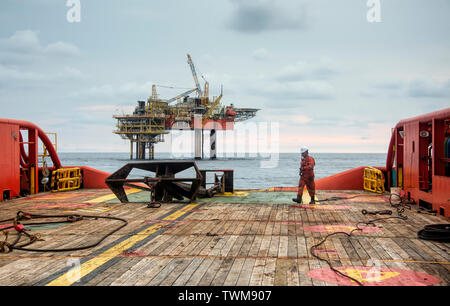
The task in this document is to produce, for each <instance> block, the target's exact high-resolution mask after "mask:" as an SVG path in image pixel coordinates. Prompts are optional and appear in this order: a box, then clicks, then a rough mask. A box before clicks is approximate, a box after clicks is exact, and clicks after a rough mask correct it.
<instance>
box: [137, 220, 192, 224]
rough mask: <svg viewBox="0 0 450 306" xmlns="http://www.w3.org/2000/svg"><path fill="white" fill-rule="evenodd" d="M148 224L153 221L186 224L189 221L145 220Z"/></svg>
mask: <svg viewBox="0 0 450 306" xmlns="http://www.w3.org/2000/svg"><path fill="white" fill-rule="evenodd" d="M144 222H145V223H147V224H152V223H163V224H167V225H171V224H184V223H187V221H185V220H158V219H156V220H145V221H144Z"/></svg>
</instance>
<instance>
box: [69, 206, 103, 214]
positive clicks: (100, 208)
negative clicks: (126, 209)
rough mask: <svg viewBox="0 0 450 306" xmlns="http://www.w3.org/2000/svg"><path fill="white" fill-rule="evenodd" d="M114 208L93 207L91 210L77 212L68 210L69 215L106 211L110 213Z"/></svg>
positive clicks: (82, 209) (84, 209)
mask: <svg viewBox="0 0 450 306" xmlns="http://www.w3.org/2000/svg"><path fill="white" fill-rule="evenodd" d="M111 209H112V208H110V207H91V208H80V209H76V210H66V212H68V213H101V212H105V211H109V210H111Z"/></svg>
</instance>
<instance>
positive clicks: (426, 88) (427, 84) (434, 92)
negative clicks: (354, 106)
mask: <svg viewBox="0 0 450 306" xmlns="http://www.w3.org/2000/svg"><path fill="white" fill-rule="evenodd" d="M360 95H361V96H363V97H367V98H378V97H385V96H387V97H391V98H400V97H407V98H446V97H450V79H447V80H441V81H439V80H436V79H433V78H431V77H428V76H418V77H415V78H413V79H410V80H402V79H398V80H388V81H379V82H375V83H373V84H371V85H370V86H369V88H368V89H365V90H362V91H361V92H360Z"/></svg>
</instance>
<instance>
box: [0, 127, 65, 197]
mask: <svg viewBox="0 0 450 306" xmlns="http://www.w3.org/2000/svg"><path fill="white" fill-rule="evenodd" d="M22 132H24V133H27V139H26V141H24V137H23V136H22ZM0 139H1V146H0V156H1V158H0V200H4V199H10V198H14V197H17V196H20V195H21V194H24V193H28V194H35V193H38V192H39V181H38V177H39V166H38V139H41V141H42V143H43V144H44V145H45V146H46V148H47V150H48V152H49V155H50V158H51V159H52V162H53V166H54V167H53V169H59V168H61V162H60V160H59V158H58V155H57V154H56V151H55V149H54V147H53V144H52V142H51V141H50V139H49V138H48V137H47V135H46V134H45V133H44V132H43V131H42V130H41V129H40V128H39V127H38V126H37V125H35V124H33V123H31V122H28V121H23V120H12V119H2V118H0Z"/></svg>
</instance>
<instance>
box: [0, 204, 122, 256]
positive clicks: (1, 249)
mask: <svg viewBox="0 0 450 306" xmlns="http://www.w3.org/2000/svg"><path fill="white" fill-rule="evenodd" d="M47 218H64V219H65V220H63V221H48V222H40V223H36V222H34V223H26V224H22V223H21V222H20V221H22V220H31V219H47ZM84 219H94V220H97V219H108V220H116V221H120V222H122V224H121V225H120V226H117V227H116V228H114V229H113V230H111V231H110V232H108V233H107V234H105V235H103V236H102V237H101V238H100V239H99V240H98V241H97V242H95V243H92V244H88V245H85V246H81V247H74V248H62V249H33V248H26V247H27V246H29V245H31V244H33V243H34V242H36V241H43V239H42V238H41V236H40V235H39V234H36V235H32V234H30V233H28V232H27V230H26V226H30V225H47V224H55V223H74V222H79V221H82V220H84ZM11 221H12V222H13V225H11V226H7V227H5V228H3V229H2V230H3V231H2V234H3V236H5V238H4V240H3V241H0V253H8V252H11V251H12V250H21V251H29V252H68V251H80V250H85V249H89V248H93V247H96V246H97V245H99V244H100V243H101V242H102V241H103V240H105V239H106V238H107V237H109V236H111V235H112V234H114V233H115V232H117V231H118V230H120V229H121V228H123V227H125V226H127V225H128V221H127V220H125V219H122V218H117V217H111V216H86V215H36V214H29V213H25V212H23V211H18V212H17V214H16V217H14V218H11V219H6V220H1V221H0V223H4V222H11ZM12 228H14V229H15V230H16V231H17V237H16V239H15V240H14V241H13V242H12V243H9V242H8V232H7V230H8V229H12ZM23 236H26V237H28V239H29V241H28V242H24V243H22V244H19V241H20V240H21V238H22V237H23Z"/></svg>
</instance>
